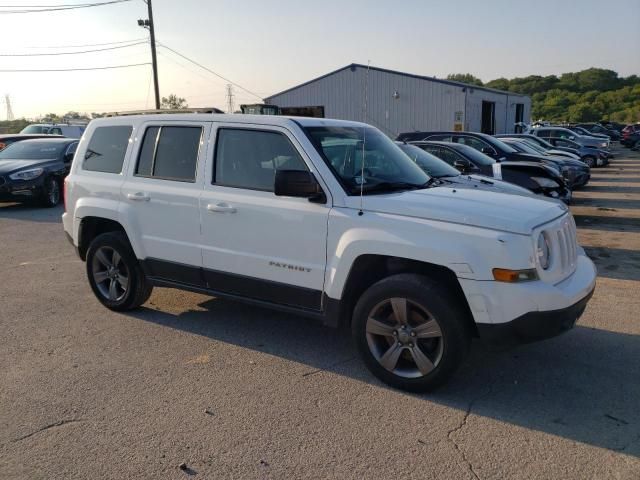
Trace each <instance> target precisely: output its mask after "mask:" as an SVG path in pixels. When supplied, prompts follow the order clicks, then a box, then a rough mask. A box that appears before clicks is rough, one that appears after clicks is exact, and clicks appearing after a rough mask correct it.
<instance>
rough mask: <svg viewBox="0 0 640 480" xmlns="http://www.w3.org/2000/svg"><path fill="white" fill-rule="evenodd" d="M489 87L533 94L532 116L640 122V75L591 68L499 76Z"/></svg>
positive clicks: (576, 120)
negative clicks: (619, 74) (627, 75)
mask: <svg viewBox="0 0 640 480" xmlns="http://www.w3.org/2000/svg"><path fill="white" fill-rule="evenodd" d="M485 85H486V86H487V87H491V88H497V89H500V90H506V91H511V92H517V93H523V94H526V95H531V100H532V104H533V105H532V117H533V118H534V119H544V120H550V121H561V120H566V121H574V122H583V121H598V120H614V121H619V122H637V121H640V77H638V76H637V75H631V76H629V77H626V78H624V77H620V76H618V74H617V73H616V72H614V71H613V70H607V69H604V68H589V69H586V70H582V71H580V72H569V73H563V74H562V75H560V77H557V76H555V75H548V76H546V77H543V76H540V75H529V76H528V77H519V78H513V79H511V80H508V79H506V78H497V79H495V80H491V81H490V82H487V83H486V84H485Z"/></svg>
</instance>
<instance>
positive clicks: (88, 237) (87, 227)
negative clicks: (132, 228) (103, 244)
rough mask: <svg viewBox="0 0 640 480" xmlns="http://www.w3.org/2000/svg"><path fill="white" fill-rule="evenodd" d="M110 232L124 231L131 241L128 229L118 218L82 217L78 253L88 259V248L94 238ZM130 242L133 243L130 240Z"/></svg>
mask: <svg viewBox="0 0 640 480" xmlns="http://www.w3.org/2000/svg"><path fill="white" fill-rule="evenodd" d="M108 232H122V233H123V234H124V235H125V237H126V238H127V241H129V237H128V235H127V232H126V230H125V229H124V227H123V226H122V225H121V224H120V222H118V221H116V220H112V219H110V218H104V217H97V216H87V217H84V218H82V219H81V220H80V223H79V226H78V253H79V255H80V258H81V259H82V260H86V258H87V250H88V249H89V245H91V242H92V241H93V239H95V238H96V237H97V236H98V235H101V234H103V233H108ZM129 244H131V242H130V241H129Z"/></svg>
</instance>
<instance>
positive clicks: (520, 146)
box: [505, 140, 538, 155]
mask: <svg viewBox="0 0 640 480" xmlns="http://www.w3.org/2000/svg"><path fill="white" fill-rule="evenodd" d="M505 143H507V144H508V145H510V146H511V147H513V148H515V149H516V150H517V151H519V152H522V153H529V154H531V155H538V152H537V151H536V150H535V149H534V148H532V147H531V146H530V145H529V144H528V143H524V142H521V141H518V140H507V141H506V142H505Z"/></svg>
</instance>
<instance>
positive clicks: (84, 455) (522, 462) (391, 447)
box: [0, 149, 640, 479]
mask: <svg viewBox="0 0 640 480" xmlns="http://www.w3.org/2000/svg"><path fill="white" fill-rule="evenodd" d="M616 153H617V157H616V158H615V159H614V160H613V162H612V163H611V165H609V166H608V167H606V168H600V169H594V170H593V177H592V181H591V183H590V184H589V185H588V186H587V187H586V188H584V189H582V190H580V191H578V192H575V195H574V198H575V201H574V204H573V205H572V210H573V213H574V215H575V218H576V222H577V224H578V227H579V238H580V241H581V243H582V245H583V246H584V247H585V248H586V249H587V250H588V253H589V255H590V256H591V257H592V258H593V259H594V261H595V262H596V264H597V266H598V272H599V278H598V286H597V289H596V293H595V295H594V297H593V300H592V301H591V303H590V304H589V306H588V308H587V311H586V313H585V315H584V316H583V317H582V319H581V320H580V322H579V324H578V326H577V327H576V328H575V329H574V330H572V331H571V332H569V333H567V334H565V335H563V336H561V337H558V338H555V339H552V340H548V341H546V342H541V343H537V344H532V345H527V346H524V347H521V348H518V349H515V350H510V351H503V352H496V351H490V350H487V349H486V348H485V347H483V346H482V345H481V344H480V343H478V342H476V343H475V344H474V346H473V348H472V352H471V355H470V357H469V360H468V361H467V362H466V364H465V365H464V367H463V368H462V370H461V371H460V372H459V373H458V375H457V376H456V377H455V379H454V380H453V381H452V382H451V383H450V384H449V385H447V386H446V387H445V388H443V389H441V390H439V391H438V392H436V393H434V394H429V395H411V394H407V393H403V392H400V391H396V390H392V389H390V388H387V387H385V386H383V385H382V384H381V383H379V382H378V381H377V380H375V379H374V378H373V377H372V376H371V375H370V374H369V373H368V372H367V371H366V370H365V367H364V366H363V364H362V363H361V362H360V361H359V360H358V359H357V358H356V357H355V354H354V349H353V348H352V347H351V344H350V340H349V338H348V337H346V336H345V335H344V334H343V333H341V332H339V331H333V330H329V329H324V328H322V327H320V326H318V325H315V324H314V323H312V322H310V321H308V320H305V319H301V318H297V317H294V316H289V315H285V314H282V313H277V312H271V311H267V310H262V309H259V308H254V307H249V306H246V305H241V304H236V303H232V302H229V301H226V300H219V299H212V298H210V297H205V296H202V295H197V294H191V293H185V292H177V291H173V290H168V289H156V290H155V291H154V294H153V295H152V297H151V299H150V301H149V302H148V303H147V304H146V305H145V307H144V308H143V309H141V310H139V311H137V312H134V313H129V314H117V313H114V312H110V311H108V310H106V309H105V308H103V307H101V306H100V304H99V303H98V301H97V300H95V298H94V296H93V294H92V292H91V290H90V288H89V286H88V284H87V282H86V280H85V275H84V264H83V263H82V262H80V260H78V259H77V257H76V256H75V254H74V252H73V250H72V248H71V247H70V246H69V244H68V243H67V241H66V240H65V238H64V236H63V234H62V226H61V224H60V215H61V213H62V209H61V208H58V209H55V210H43V209H36V208H31V207H28V206H20V205H11V204H5V205H0V252H1V253H0V258H2V262H1V263H0V366H1V368H0V478H2V479H23V478H24V479H62V478H65V479H66V478H74V479H87V478H91V479H97V478H114V479H124V478H126V479H134V478H175V479H182V478H242V479H245V478H246V479H284V478H339V479H344V478H368V479H369V478H371V479H373V478H375V479H377V478H419V479H430V478H434V479H435V478H453V479H467V478H469V479H505V478H518V479H529V478H531V479H534V478H535V479H550V478H563V479H569V478H571V479H574V478H575V479H591V478H594V479H595V478H597V479H600V478H602V479H638V478H640V408H639V407H640V314H639V312H640V153H634V152H630V151H629V150H621V149H620V150H618V151H617V152H616ZM183 462H184V463H185V464H186V467H185V469H180V468H178V465H179V464H181V463H183Z"/></svg>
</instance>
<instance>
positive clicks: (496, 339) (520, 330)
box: [478, 290, 594, 347]
mask: <svg viewBox="0 0 640 480" xmlns="http://www.w3.org/2000/svg"><path fill="white" fill-rule="evenodd" d="M593 292H594V290H591V292H589V293H588V294H587V296H586V297H584V298H583V299H582V300H579V301H578V302H576V303H574V304H573V305H571V306H569V307H566V308H561V309H559V310H549V311H544V312H529V313H525V314H524V315H521V316H520V317H518V318H516V319H515V320H512V321H510V322H507V323H498V324H486V323H485V324H478V335H479V336H480V338H482V340H483V341H484V342H486V343H488V344H490V345H494V346H500V347H508V346H513V345H520V344H523V343H531V342H537V341H538V340H544V339H547V338H552V337H556V336H558V335H560V334H561V333H564V332H566V331H567V330H571V329H572V328H573V326H574V325H575V324H576V322H577V321H578V319H579V318H580V317H581V316H582V314H583V313H584V310H585V308H587V303H588V302H589V300H590V299H591V297H592V296H593Z"/></svg>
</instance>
